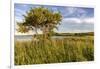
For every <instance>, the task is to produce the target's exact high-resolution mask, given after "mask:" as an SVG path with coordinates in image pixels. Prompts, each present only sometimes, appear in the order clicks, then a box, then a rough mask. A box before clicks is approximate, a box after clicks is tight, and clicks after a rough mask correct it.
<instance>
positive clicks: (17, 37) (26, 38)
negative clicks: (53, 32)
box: [14, 35, 66, 40]
mask: <svg viewBox="0 0 100 69" xmlns="http://www.w3.org/2000/svg"><path fill="white" fill-rule="evenodd" d="M32 36H33V35H15V38H14V39H15V40H31V39H32ZM52 38H59V39H62V38H66V37H65V36H52Z"/></svg>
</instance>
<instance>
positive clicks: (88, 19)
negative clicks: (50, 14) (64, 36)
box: [62, 18, 94, 23]
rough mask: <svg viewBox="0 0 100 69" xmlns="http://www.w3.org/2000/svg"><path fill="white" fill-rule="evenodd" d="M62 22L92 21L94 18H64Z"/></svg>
mask: <svg viewBox="0 0 100 69" xmlns="http://www.w3.org/2000/svg"><path fill="white" fill-rule="evenodd" d="M62 22H64V23H94V18H83V19H82V18H64V19H63V20H62Z"/></svg>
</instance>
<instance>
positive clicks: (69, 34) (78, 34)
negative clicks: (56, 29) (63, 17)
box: [54, 32, 94, 36]
mask: <svg viewBox="0 0 100 69" xmlns="http://www.w3.org/2000/svg"><path fill="white" fill-rule="evenodd" d="M54 35H56V36H88V35H89V36H94V32H87V33H55V34H54Z"/></svg>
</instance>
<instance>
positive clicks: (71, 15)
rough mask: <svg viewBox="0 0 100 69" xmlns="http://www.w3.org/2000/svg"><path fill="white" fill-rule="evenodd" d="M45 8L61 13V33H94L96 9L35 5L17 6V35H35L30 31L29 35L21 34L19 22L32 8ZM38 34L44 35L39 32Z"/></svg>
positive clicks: (59, 27)
mask: <svg viewBox="0 0 100 69" xmlns="http://www.w3.org/2000/svg"><path fill="white" fill-rule="evenodd" d="M41 6H43V7H45V8H48V9H49V10H52V11H54V12H58V11H59V12H60V13H61V15H62V21H61V25H58V30H55V31H56V32H59V33H74V32H75V33H78V32H93V31H94V8H87V7H72V6H53V5H35V4H15V6H14V16H15V35H20V34H34V32H32V31H29V32H28V33H19V32H17V31H16V28H18V26H17V22H21V21H22V20H23V19H24V17H23V15H25V14H26V12H27V11H29V10H30V8H36V7H41ZM38 33H42V32H41V31H38Z"/></svg>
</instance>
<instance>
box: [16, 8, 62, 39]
mask: <svg viewBox="0 0 100 69" xmlns="http://www.w3.org/2000/svg"><path fill="white" fill-rule="evenodd" d="M23 16H24V20H23V22H20V23H19V22H18V23H17V25H18V26H19V28H18V31H19V32H22V33H25V32H28V31H29V30H34V31H35V32H36V35H38V32H37V31H38V30H39V29H40V30H41V31H42V32H43V35H44V37H45V38H46V36H47V34H50V33H51V32H53V29H54V28H57V25H58V24H60V22H61V19H62V16H61V14H60V12H53V11H50V10H49V9H47V8H44V7H38V8H31V9H30V10H29V11H27V12H26V15H23Z"/></svg>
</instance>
